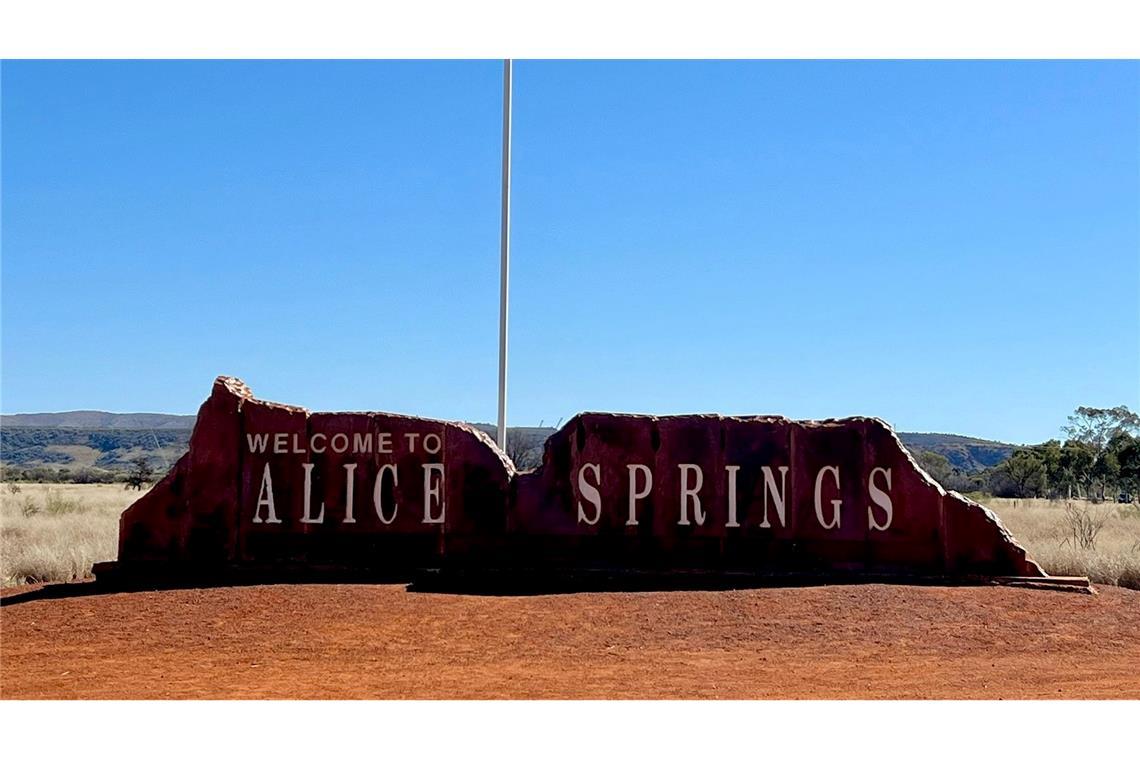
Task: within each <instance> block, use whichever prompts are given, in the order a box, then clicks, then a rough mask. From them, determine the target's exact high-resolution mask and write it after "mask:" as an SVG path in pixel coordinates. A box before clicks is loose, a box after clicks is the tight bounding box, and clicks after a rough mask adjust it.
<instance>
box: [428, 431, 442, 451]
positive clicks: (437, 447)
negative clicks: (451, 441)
mask: <svg viewBox="0 0 1140 760" xmlns="http://www.w3.org/2000/svg"><path fill="white" fill-rule="evenodd" d="M432 439H435V448H432V446H431V444H430V443H429V441H431V440H432ZM442 448H443V441H441V440H440V439H439V436H438V435H436V434H435V433H428V434H427V435H425V436H424V451H426V452H427V453H429V454H438V453H439V451H440V449H442Z"/></svg>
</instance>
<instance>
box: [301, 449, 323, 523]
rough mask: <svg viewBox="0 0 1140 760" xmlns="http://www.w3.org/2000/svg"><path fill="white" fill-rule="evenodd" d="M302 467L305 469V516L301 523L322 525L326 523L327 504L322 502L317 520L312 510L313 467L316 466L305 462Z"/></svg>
mask: <svg viewBox="0 0 1140 760" xmlns="http://www.w3.org/2000/svg"><path fill="white" fill-rule="evenodd" d="M301 467H303V468H305V514H304V516H303V517H302V518H301V522H303V523H322V522H324V521H325V502H324V499H322V500H321V513H320V514H319V515H317V516H316V518H314V517H313V510H312V501H313V499H312V490H313V488H312V486H313V467H314V465H313V464H312V463H311V462H305V463H304V464H302V465H301Z"/></svg>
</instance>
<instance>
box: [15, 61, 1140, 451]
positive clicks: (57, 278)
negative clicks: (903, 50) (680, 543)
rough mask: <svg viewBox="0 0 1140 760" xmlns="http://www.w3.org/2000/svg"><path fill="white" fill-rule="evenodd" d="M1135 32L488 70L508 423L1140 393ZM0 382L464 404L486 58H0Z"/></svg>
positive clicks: (487, 252) (75, 395)
mask: <svg viewBox="0 0 1140 760" xmlns="http://www.w3.org/2000/svg"><path fill="white" fill-rule="evenodd" d="M1138 82H1140V65H1138V64H1137V63H1135V62H1115V63H1112V62H1101V63H1097V62H1045V63H1033V62H903V63H893V62H853V63H852V62H531V61H520V62H517V63H516V68H515V112H514V121H515V140H514V175H513V176H514V194H513V220H514V226H513V235H512V256H513V266H512V270H511V278H512V280H511V281H512V291H511V292H512V313H511V367H510V421H511V423H512V424H537V423H538V422H539V421H540V420H545V421H546V423H547V424H551V423H553V422H554V421H556V420H557V419H558V418H560V417H569V416H570V415H572V414H574V413H575V412H578V411H582V410H613V411H630V412H656V413H678V412H690V411H705V412H723V413H779V414H785V415H789V416H792V417H806V418H813V417H826V416H845V415H854V414H868V415H877V416H880V417H883V418H885V419H886V420H888V421H890V422H891V423H893V424H894V425H895V426H896V427H897V428H898V429H901V430H917V431H943V432H958V433H964V434H970V435H978V436H984V437H992V438H999V439H1003V440H1009V441H1015V442H1035V441H1039V440H1042V439H1045V438H1048V437H1052V436H1056V435H1058V427H1059V425H1061V424H1062V423H1063V422H1064V421H1065V417H1066V415H1067V414H1068V413H1070V412H1071V411H1072V410H1073V408H1074V407H1076V406H1078V405H1082V404H1083V405H1095V406H1108V405H1117V404H1127V405H1129V406H1131V407H1132V408H1133V409H1136V408H1140V86H1138ZM2 88H3V89H2V105H3V117H2V118H3V121H2V128H3V156H2V158H3V166H2V181H3V187H2V194H3V197H2V201H3V240H2V243H3V260H2V265H3V269H2V277H3V284H2V295H3V305H2V317H3V327H2V339H3V347H2V353H3V356H2V358H3V368H2V394H3V395H2V399H0V405H2V408H3V411H4V412H9V413H11V412H31V411H62V410H70V409H81V408H86V409H103V410H108V411H161V412H180V413H190V412H193V411H195V410H196V409H197V407H198V404H199V403H200V402H201V400H202V399H203V398H204V397H205V395H206V394H207V392H208V391H209V387H210V383H211V381H212V380H213V378H214V377H215V376H216V375H218V374H233V375H237V376H239V377H241V378H243V379H244V380H245V381H246V382H248V383H249V384H250V385H251V386H252V387H253V389H254V391H255V392H256V393H257V395H259V396H261V397H263V398H269V399H273V400H278V401H285V402H289V403H298V404H304V405H307V406H310V407H312V408H315V409H323V410H342V409H367V410H389V411H396V412H401V413H410V414H421V415H427V416H436V417H444V418H450V419H467V420H476V421H492V420H493V419H494V416H495V408H496V407H495V390H496V378H497V374H496V373H497V319H498V262H499V257H498V234H499V155H500V153H499V151H500V131H499V130H500V116H501V69H500V64H499V63H498V62H494V61H481V62H284V63H281V62H15V63H13V62H5V63H4V64H3V69H2Z"/></svg>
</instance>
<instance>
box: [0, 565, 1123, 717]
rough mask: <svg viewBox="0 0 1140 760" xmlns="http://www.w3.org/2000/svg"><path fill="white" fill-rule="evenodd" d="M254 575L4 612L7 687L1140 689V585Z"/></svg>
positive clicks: (0, 662) (153, 691)
mask: <svg viewBox="0 0 1140 760" xmlns="http://www.w3.org/2000/svg"><path fill="white" fill-rule="evenodd" d="M1098 591H1099V592H1100V593H1099V594H1097V595H1096V596H1089V595H1083V594H1076V593H1062V592H1055V591H1037V590H1027V589H1016V588H929V587H917V586H883V585H866V586H819V587H814V588H774V589H772V588H770V589H758V590H748V591H708V592H688V591H684V592H682V591H673V592H648V593H609V594H600V593H582V594H566V595H553V596H526V597H492V596H457V595H446V594H418V593H409V592H406V591H405V590H404V588H403V587H402V586H362V585H308V586H249V587H242V588H215V589H204V590H176V591H161V592H136V593H121V594H109V595H101V596H83V597H70V598H60V599H35V600H32V601H25V602H22V603H16V604H11V602H13V601H14V599H13V594H12V593H11V592H10V591H9V593H6V594H5V595H4V596H5V599H4V602H5V605H4V607H3V609H2V611H0V696H3V697H4V698H9V699H12V698H62V699H76V698H101V699H123V698H128V699H129V698H151V699H169V698H199V699H206V698H209V699H214V698H243V699H258V698H305V699H308V698H436V699H439V698H469V697H470V698H552V697H558V698H604V699H612V698H676V697H693V698H730V697H731V698H987V699H994V698H1006V699H1009V698H1017V699H1034V698H1052V699H1071V698H1085V697H1097V698H1120V697H1127V698H1132V699H1135V698H1138V697H1140V593H1138V592H1134V591H1126V590H1121V589H1116V588H1105V587H1098Z"/></svg>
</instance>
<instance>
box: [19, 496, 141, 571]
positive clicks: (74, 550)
mask: <svg viewBox="0 0 1140 760" xmlns="http://www.w3.org/2000/svg"><path fill="white" fill-rule="evenodd" d="M138 497H139V493H138V492H137V491H130V492H127V491H124V490H123V487H122V486H120V485H114V484H112V485H67V484H52V485H50V486H49V485H39V484H31V483H25V484H23V486H22V488H21V489H19V490H17V491H12V490H11V489H7V488H5V489H3V490H0V584H3V585H4V586H13V585H19V584H22V583H40V582H53V581H72V580H79V579H83V578H90V577H91V566H92V565H93V564H94V563H96V562H103V561H106V560H113V559H115V556H116V554H117V550H118V534H119V515H120V514H122V512H123V510H124V509H126V508H127V507H128V506H129V505H130V504H131V503H132V502H133V501H134V500H135V499H137V498H138Z"/></svg>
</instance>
